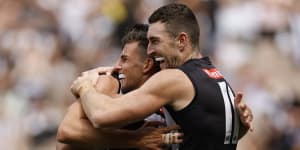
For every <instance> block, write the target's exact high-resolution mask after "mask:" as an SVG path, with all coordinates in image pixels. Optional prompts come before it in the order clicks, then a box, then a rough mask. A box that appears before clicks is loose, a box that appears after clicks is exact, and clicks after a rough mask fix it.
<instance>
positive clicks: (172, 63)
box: [147, 22, 181, 69]
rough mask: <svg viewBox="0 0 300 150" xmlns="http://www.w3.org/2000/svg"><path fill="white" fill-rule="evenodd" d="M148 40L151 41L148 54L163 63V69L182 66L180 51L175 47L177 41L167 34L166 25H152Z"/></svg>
mask: <svg viewBox="0 0 300 150" xmlns="http://www.w3.org/2000/svg"><path fill="white" fill-rule="evenodd" d="M147 38H148V40H149V44H148V50H147V53H148V55H149V56H152V57H154V58H155V59H156V60H157V61H160V62H161V63H160V67H161V69H165V68H177V67H179V66H180V64H181V61H180V51H179V49H178V48H177V47H176V46H175V45H176V44H175V43H176V40H175V38H173V37H171V36H170V35H169V34H168V33H167V31H166V25H165V24H164V23H161V22H157V23H153V24H150V25H149V30H148V34H147Z"/></svg>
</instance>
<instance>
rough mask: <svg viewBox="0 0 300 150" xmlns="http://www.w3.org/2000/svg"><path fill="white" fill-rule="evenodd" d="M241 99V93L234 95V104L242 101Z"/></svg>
mask: <svg viewBox="0 0 300 150" xmlns="http://www.w3.org/2000/svg"><path fill="white" fill-rule="evenodd" d="M242 98H243V94H242V92H238V93H237V94H236V96H235V98H234V100H235V103H236V104H239V103H240V102H241V101H242Z"/></svg>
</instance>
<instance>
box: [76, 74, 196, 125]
mask: <svg viewBox="0 0 300 150" xmlns="http://www.w3.org/2000/svg"><path fill="white" fill-rule="evenodd" d="M108 80H115V79H114V78H113V77H111V76H101V77H100V78H99V79H98V82H100V84H101V86H105V87H108V86H111V87H116V85H115V86H114V85H111V84H117V83H116V82H114V81H110V82H107V81H108ZM71 90H72V91H73V93H75V94H76V93H78V94H79V95H80V98H81V103H82V105H83V109H84V110H85V112H86V114H87V117H88V118H89V119H90V121H91V122H92V123H93V125H94V127H99V126H100V127H105V128H112V127H121V126H123V125H126V124H128V123H131V122H134V121H137V120H140V119H143V118H145V117H147V116H148V115H150V114H152V113H153V112H155V111H157V110H158V109H159V108H161V107H162V106H164V105H166V104H169V105H171V106H172V107H173V108H174V109H175V110H179V109H181V107H184V106H185V105H187V104H188V103H189V101H191V100H192V99H193V97H194V88H193V85H192V83H191V82H190V80H189V79H188V77H187V76H186V75H185V74H184V73H183V72H182V71H180V70H178V69H168V70H163V71H160V72H158V73H156V74H155V75H154V76H152V77H151V78H150V79H149V80H148V81H147V82H146V83H145V84H144V85H143V86H142V87H141V88H139V89H137V90H135V91H132V92H130V93H128V94H126V95H123V96H120V97H118V98H112V97H110V96H107V95H105V94H103V93H98V92H96V90H95V88H94V86H93V85H92V84H91V83H90V82H89V81H87V80H85V79H84V77H81V78H79V79H77V80H76V81H75V82H74V83H73V85H72V87H71ZM174 93H175V94H174Z"/></svg>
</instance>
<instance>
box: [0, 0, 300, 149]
mask: <svg viewBox="0 0 300 150" xmlns="http://www.w3.org/2000/svg"><path fill="white" fill-rule="evenodd" d="M170 2H173V1H171V0H136V1H131V0H0V99H1V101H0V149H5V150H6V149H7V150H8V149H9V150H17V149H22V150H41V149H45V150H48V149H54V147H55V132H56V128H57V125H58V123H59V122H60V120H61V118H62V116H63V115H64V112H65V111H66V108H67V106H68V105H69V104H70V103H71V102H72V101H73V100H74V98H73V97H72V95H71V93H70V92H69V85H70V83H71V82H72V81H73V80H74V79H75V77H76V76H78V74H79V73H80V72H81V71H84V70H87V69H90V68H93V67H95V66H99V65H113V64H112V63H113V62H115V60H116V59H117V58H118V57H119V51H120V49H121V48H120V43H119V42H120V37H122V35H123V34H124V31H125V30H126V28H128V27H129V26H131V25H132V24H135V23H147V18H148V16H149V14H151V13H152V12H153V11H154V10H155V9H157V8H158V7H160V6H162V5H164V4H167V3H170ZM176 2H180V3H185V4H187V5H188V6H189V7H191V8H192V9H193V11H194V12H195V14H196V16H197V18H198V21H199V25H200V29H201V37H200V40H201V47H202V48H201V50H202V51H203V53H205V54H208V55H210V56H211V57H213V60H214V61H215V62H216V63H217V65H218V67H219V68H221V69H222V73H223V74H224V75H225V76H227V78H228V79H229V80H230V82H232V83H234V84H233V88H234V89H235V91H243V92H244V93H245V97H244V99H245V101H246V102H247V103H248V104H249V106H250V107H251V108H252V110H253V113H254V125H255V130H254V132H253V133H249V134H247V135H246V136H245V137H244V138H243V139H242V140H241V142H240V143H239V145H238V149H240V150H271V149H272V150H299V149H300V144H299V143H300V123H299V122H300V121H299V115H300V111H299V103H300V102H299V101H300V100H299V98H300V86H299V84H300V78H299V76H300V71H299V68H300V51H299V49H300V42H299V41H300V2H299V1H298V0H248V1H245V0H201V1H197V0H185V1H183V0H177V1H176Z"/></svg>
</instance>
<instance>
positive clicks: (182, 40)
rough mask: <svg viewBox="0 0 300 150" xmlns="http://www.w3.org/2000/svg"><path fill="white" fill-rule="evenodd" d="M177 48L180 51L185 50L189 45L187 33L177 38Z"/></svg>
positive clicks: (180, 34) (182, 33)
mask: <svg viewBox="0 0 300 150" xmlns="http://www.w3.org/2000/svg"><path fill="white" fill-rule="evenodd" d="M175 40H176V46H177V47H178V48H179V50H180V51H183V50H184V47H185V46H186V45H187V42H188V35H187V34H186V33H185V32H181V33H179V34H178V36H177V37H176V39H175Z"/></svg>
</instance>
